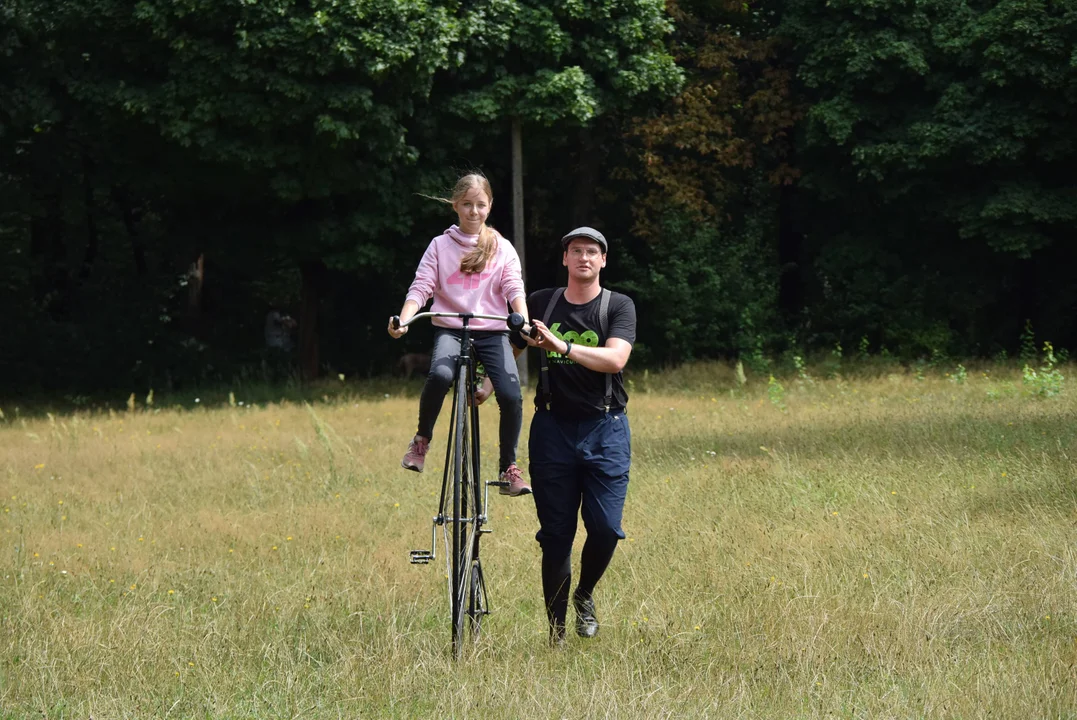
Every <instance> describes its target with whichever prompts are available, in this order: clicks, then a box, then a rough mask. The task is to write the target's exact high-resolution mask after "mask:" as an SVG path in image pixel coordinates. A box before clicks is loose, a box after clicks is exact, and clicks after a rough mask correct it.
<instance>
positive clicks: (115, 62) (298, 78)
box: [0, 0, 1077, 398]
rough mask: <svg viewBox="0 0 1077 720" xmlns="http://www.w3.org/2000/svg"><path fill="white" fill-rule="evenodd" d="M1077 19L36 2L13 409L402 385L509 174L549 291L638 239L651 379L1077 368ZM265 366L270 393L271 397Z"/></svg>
mask: <svg viewBox="0 0 1077 720" xmlns="http://www.w3.org/2000/svg"><path fill="white" fill-rule="evenodd" d="M1075 39H1077V1H1075V0H1052V1H1051V2H1047V1H1046V0H1044V1H1036V0H1001V1H992V0H986V1H977V0H828V2H826V3H820V2H817V0H759V1H757V2H749V3H741V2H728V1H724V0H717V1H711V2H702V1H699V2H692V1H689V0H676V1H675V0H669V1H668V2H662V1H661V0H598V1H595V2H582V1H581V0H554V1H552V2H548V1H546V0H428V1H425V0H350V1H349V0H260V1H255V0H139V1H138V2H130V0H64V1H62V2H61V1H60V0H11V1H9V2H6V3H4V4H3V5H2V6H0V313H2V318H3V319H2V321H0V328H2V332H0V395H13V394H23V393H27V392H30V393H37V392H40V391H45V392H48V393H58V394H65V393H66V394H67V395H68V396H69V397H75V398H81V397H85V395H84V394H86V393H99V392H107V391H108V390H110V389H123V390H129V389H131V388H158V389H160V390H167V389H176V388H182V387H193V386H201V385H205V384H213V383H222V382H228V381H230V380H231V379H233V378H235V377H237V376H239V375H243V374H244V373H250V372H252V371H254V372H264V371H265V368H266V367H267V359H266V350H265V342H264V338H263V323H264V320H265V317H266V314H267V312H269V311H270V310H271V309H274V308H275V309H279V310H281V311H282V312H286V313H290V314H291V315H293V316H294V317H296V318H297V320H298V321H299V330H298V336H297V345H298V347H297V349H296V351H295V355H294V357H293V358H292V362H293V363H294V367H295V368H297V369H298V374H299V376H302V377H304V378H313V377H316V376H318V375H325V374H331V375H332V376H336V375H337V374H344V375H346V376H350V377H354V376H372V375H380V374H386V373H388V372H390V371H391V369H392V368H393V367H394V365H395V363H396V360H397V358H398V356H399V355H400V354H401V353H402V352H406V351H409V350H410V351H416V352H418V351H423V350H425V349H426V348H427V346H428V342H429V336H428V334H426V333H424V332H416V333H413V334H409V336H408V337H407V338H405V340H404V341H401V342H399V343H393V342H392V341H391V339H390V338H389V337H388V335H387V333H386V332H385V330H384V327H385V322H386V318H387V317H388V316H389V315H390V314H393V313H394V312H396V311H397V310H398V308H399V306H400V304H401V302H402V300H403V296H404V293H405V290H406V288H407V286H408V284H409V282H410V279H411V276H412V273H413V272H414V268H415V265H416V264H417V262H418V260H419V257H420V256H421V254H422V252H423V250H424V248H425V247H426V245H427V243H428V242H429V240H430V238H431V237H433V236H434V235H436V234H438V233H439V232H440V231H441V230H442V229H443V228H445V227H446V226H448V224H450V222H452V220H453V217H452V214H451V213H447V212H446V209H445V207H444V206H442V205H440V204H439V203H436V202H433V201H431V200H430V199H428V198H427V197H424V195H425V196H430V195H444V194H445V193H446V192H447V191H448V190H449V189H450V188H451V186H452V183H453V181H454V180H455V179H456V177H457V176H458V175H460V174H461V173H463V172H467V171H470V170H472V169H480V170H482V171H483V172H485V173H486V174H487V176H488V177H489V178H490V180H491V182H492V184H493V187H494V191H495V202H494V209H493V213H492V215H491V222H492V224H494V225H495V226H496V227H498V229H499V230H501V231H502V232H503V233H504V234H506V236H508V237H510V239H512V228H513V225H514V218H513V216H512V209H513V205H512V197H511V187H512V184H511V174H512V168H511V152H510V150H511V131H512V127H513V125H514V124H515V125H516V126H517V127H519V128H520V131H521V136H522V140H523V144H522V147H523V170H524V197H525V203H526V206H525V213H524V220H525V227H526V244H527V251H526V255H525V258H524V260H525V265H526V272H527V282H528V285H529V287H531V288H534V289H537V288H540V287H544V286H548V285H551V284H554V283H558V282H563V274H562V272H563V271H561V268H560V247H559V244H558V242H557V240H558V238H560V237H561V235H562V234H563V233H564V232H565V231H566V230H568V229H569V228H571V227H574V226H576V225H581V224H588V225H593V226H596V227H598V228H600V229H602V230H603V232H604V233H605V234H606V236H607V237H608V238H609V239H610V254H609V267H608V268H607V270H606V271H605V272H604V274H603V278H604V282H605V284H607V285H608V286H610V287H612V288H614V289H617V290H620V291H623V292H627V293H629V294H630V295H632V296H633V298H634V299H635V301H636V304H637V308H638V310H639V318H640V327H639V342H638V344H637V346H636V351H635V353H634V355H633V364H634V366H638V367H649V366H668V365H671V364H676V363H679V362H682V361H686V360H691V359H705V358H741V359H744V360H745V361H746V364H748V365H749V367H756V368H758V369H763V368H765V365H766V363H767V362H768V358H780V357H782V356H783V355H784V356H786V357H791V356H792V355H794V354H796V355H802V356H810V355H811V354H813V353H830V354H832V353H835V352H836V353H838V354H840V353H841V348H842V347H844V348H845V352H846V353H847V354H848V353H852V352H857V353H860V354H872V355H877V354H882V355H889V356H891V357H893V358H895V359H898V360H909V361H913V360H916V359H918V358H931V357H938V356H956V357H966V356H980V357H999V356H1001V355H1004V354H1010V355H1014V354H1016V353H1017V352H1018V351H1020V350H1021V349H1022V342H1023V343H1024V348H1025V349H1026V350H1028V349H1029V348H1030V347H1031V348H1038V347H1039V346H1040V345H1042V342H1043V341H1044V340H1050V341H1052V342H1053V343H1054V347H1055V348H1056V349H1058V350H1062V351H1063V355H1065V353H1064V351H1065V349H1067V348H1074V347H1075V346H1077V283H1075V282H1074V281H1073V280H1072V268H1073V267H1075V265H1077V236H1075V233H1074V228H1075V223H1077V184H1075V183H1074V182H1073V180H1072V178H1071V173H1072V167H1073V165H1074V159H1075V156H1077V122H1075V118H1074V113H1073V109H1074V108H1075V107H1077V46H1075ZM259 368H261V370H258V369H259Z"/></svg>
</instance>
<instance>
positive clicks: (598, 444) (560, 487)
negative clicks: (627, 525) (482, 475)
mask: <svg viewBox="0 0 1077 720" xmlns="http://www.w3.org/2000/svg"><path fill="white" fill-rule="evenodd" d="M528 449H529V455H530V465H529V468H528V471H529V473H530V475H531V486H532V488H533V490H534V494H535V509H536V511H537V512H538V519H539V531H538V533H537V534H536V536H535V539H536V540H538V542H539V544H540V545H541V546H542V586H543V594H544V595H545V597H546V612H547V616H548V618H549V620H550V623H551V625H560V626H563V625H564V622H565V614H566V612H567V608H568V587H569V585H570V583H571V580H572V574H571V562H570V556H571V553H572V542H573V540H574V539H575V537H576V528H577V526H578V517H582V518H583V525H584V527H585V528H586V529H587V541H586V542H585V543H584V546H583V554H582V557H581V561H580V582H579V585H578V587H577V589H576V594H577V595H579V596H581V597H590V596H591V593H592V591H593V590H594V587H595V584H596V583H597V582H598V581H599V579H600V578H601V577H602V574H603V573H604V572H605V571H606V567H607V566H608V565H609V562H610V559H611V558H612V557H613V551H614V549H615V548H616V546H617V541H618V540H622V539H624V536H625V534H624V530H622V529H621V517H622V514H623V512H624V504H625V496H626V495H627V493H628V472H629V468H630V466H631V464H632V431H631V429H630V427H629V425H628V416H627V415H625V413H624V412H617V413H606V414H603V415H599V416H597V417H594V418H588V419H585V420H568V419H565V418H558V417H557V416H555V415H554V414H553V413H551V412H544V411H539V412H536V413H535V416H534V418H533V419H532V421H531V436H530V441H529V445H528Z"/></svg>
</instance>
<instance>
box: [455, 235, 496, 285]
mask: <svg viewBox="0 0 1077 720" xmlns="http://www.w3.org/2000/svg"><path fill="white" fill-rule="evenodd" d="M496 252H497V233H496V232H495V231H494V229H493V228H492V227H490V226H489V225H487V224H486V223H483V224H482V228H481V229H480V230H479V242H478V244H476V245H475V247H474V249H472V250H471V251H469V252H468V253H467V254H466V255H464V257H462V258H461V259H460V272H462V273H464V274H465V275H474V274H476V273H481V272H482V271H483V270H485V269H486V263H488V262H489V261H490V258H492V257H493V256H494V253H496Z"/></svg>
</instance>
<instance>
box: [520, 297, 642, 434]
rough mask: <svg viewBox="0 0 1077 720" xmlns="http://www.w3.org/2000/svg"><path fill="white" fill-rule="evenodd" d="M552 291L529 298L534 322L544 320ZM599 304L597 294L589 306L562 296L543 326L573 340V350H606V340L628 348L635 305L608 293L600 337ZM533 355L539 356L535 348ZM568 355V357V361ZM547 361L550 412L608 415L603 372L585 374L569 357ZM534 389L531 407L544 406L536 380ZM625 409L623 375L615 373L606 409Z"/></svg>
mask: <svg viewBox="0 0 1077 720" xmlns="http://www.w3.org/2000/svg"><path fill="white" fill-rule="evenodd" d="M553 292H554V289H553V288H549V289H546V290H539V291H537V292H534V293H532V294H531V296H530V297H528V298H527V312H528V314H529V315H530V316H531V317H532V318H534V319H536V320H542V319H543V316H544V315H545V314H546V306H547V305H549V304H550V296H551V295H552V294H553ZM601 301H602V294H601V293H599V295H598V296H597V297H596V298H595V299H594V300H592V301H590V302H588V303H585V304H583V305H574V304H572V303H570V302H569V301H568V300H566V299H565V296H564V295H562V296H561V297H560V298H559V299H558V301H557V304H556V305H555V306H554V308H553V312H552V313H550V322H549V323H548V324H547V326H548V327H549V328H550V330H551V331H552V332H553V334H554V335H556V336H557V337H559V338H561V339H562V340H565V341H568V340H571V341H572V342H573V344H574V345H577V346H586V347H604V346H605V344H606V340H607V339H609V338H620V339H621V340H624V341H626V342H628V343H629V344H633V343H635V342H636V306H635V304H634V303H633V302H632V299H631V298H629V297H628V296H627V295H622V294H620V293H616V292H615V293H611V294H610V305H609V308H608V313H607V324H606V328H607V334H606V335H605V336H603V335H602V323H601V321H600V318H599V306H600V304H601ZM513 342H514V343H515V344H516V345H517V347H524V346H525V345H526V343H524V341H523V339H521V338H520V337H519V336H517V337H514V338H513ZM535 352H536V353H538V352H542V351H540V350H538V349H535ZM571 354H572V353H569V355H570V356H571ZM546 362H547V364H548V366H549V376H550V392H551V395H552V398H551V403H550V409H551V410H553V411H554V412H556V413H557V414H558V415H562V416H566V417H580V418H582V417H589V416H593V415H595V414H598V413H604V412H605V411H606V407H605V403H604V402H603V401H604V400H605V396H606V373H600V372H595V371H594V370H588V369H587V368H585V367H584V366H583V365H579V364H577V363H576V362H575V361H574V360H573V359H572V358H571V357H567V358H566V357H563V356H562V355H561V354H560V353H556V352H553V351H552V350H551V351H547V352H546ZM531 367H532V368H533V369H534V368H538V367H539V364H538V362H537V361H536V362H534V363H532V365H531ZM536 375H538V373H537V372H536ZM535 387H536V391H535V407H536V408H542V407H545V402H544V398H543V397H542V387H541V384H540V383H539V382H538V381H537V379H536V383H535ZM627 404H628V393H627V392H625V386H624V376H623V375H622V374H621V373H617V374H616V375H614V376H613V401H612V403H611V405H610V407H612V408H618V409H620V408H624V407H625V405H627Z"/></svg>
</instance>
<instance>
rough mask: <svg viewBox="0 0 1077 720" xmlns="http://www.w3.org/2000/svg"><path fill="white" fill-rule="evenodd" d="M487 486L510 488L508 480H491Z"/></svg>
mask: <svg viewBox="0 0 1077 720" xmlns="http://www.w3.org/2000/svg"><path fill="white" fill-rule="evenodd" d="M486 484H487V485H492V486H493V487H508V486H509V481H508V480H490V481H489V482H487V483H486Z"/></svg>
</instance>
